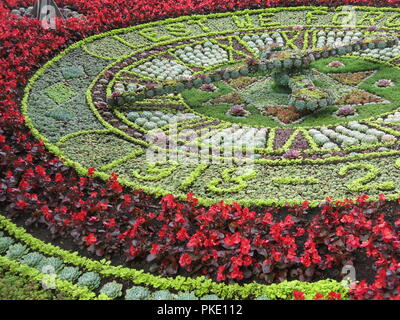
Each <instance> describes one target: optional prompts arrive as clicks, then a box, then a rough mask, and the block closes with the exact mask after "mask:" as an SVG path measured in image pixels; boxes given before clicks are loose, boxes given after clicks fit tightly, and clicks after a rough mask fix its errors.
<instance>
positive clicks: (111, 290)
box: [100, 281, 122, 299]
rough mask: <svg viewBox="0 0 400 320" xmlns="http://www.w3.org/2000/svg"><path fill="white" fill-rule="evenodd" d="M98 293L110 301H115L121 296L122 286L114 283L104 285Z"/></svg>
mask: <svg viewBox="0 0 400 320" xmlns="http://www.w3.org/2000/svg"><path fill="white" fill-rule="evenodd" d="M100 293H103V294H105V295H107V296H108V297H110V298H111V299H116V298H119V297H120V296H122V284H121V283H118V282H116V281H112V282H108V283H106V284H105V285H104V286H103V287H102V288H101V289H100Z"/></svg>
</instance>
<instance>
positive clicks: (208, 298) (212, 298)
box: [200, 294, 222, 300]
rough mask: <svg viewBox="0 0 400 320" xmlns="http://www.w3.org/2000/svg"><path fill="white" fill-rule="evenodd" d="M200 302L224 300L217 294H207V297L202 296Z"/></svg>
mask: <svg viewBox="0 0 400 320" xmlns="http://www.w3.org/2000/svg"><path fill="white" fill-rule="evenodd" d="M200 300H222V299H221V298H220V297H218V296H217V295H215V294H207V295H205V296H202V297H201V299H200Z"/></svg>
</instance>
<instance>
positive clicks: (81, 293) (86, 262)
mask: <svg viewBox="0 0 400 320" xmlns="http://www.w3.org/2000/svg"><path fill="white" fill-rule="evenodd" d="M0 230H4V231H6V232H7V233H8V234H9V235H10V236H11V237H13V238H15V239H17V240H19V241H21V242H23V243H24V244H26V245H27V246H28V247H29V248H31V249H33V250H35V251H38V252H41V253H43V254H46V255H49V256H56V257H59V258H61V259H62V260H63V261H64V262H66V263H69V264H71V265H74V266H78V267H81V268H84V269H86V270H87V271H89V272H97V273H99V274H101V275H103V276H106V277H113V278H117V279H121V280H128V281H131V282H132V284H136V285H146V286H149V287H152V288H157V289H161V290H175V291H191V292H194V293H195V294H196V295H198V296H200V297H201V296H204V295H207V294H215V295H218V296H219V297H221V298H222V299H249V298H251V297H253V298H254V297H261V296H267V297H269V298H271V299H291V298H292V296H293V291H294V290H300V291H302V292H304V294H305V296H306V298H307V299H313V297H315V295H316V294H317V293H322V294H324V295H327V294H329V293H330V292H332V291H334V292H340V293H341V294H342V296H343V297H344V298H346V297H347V295H348V289H347V288H346V286H345V285H344V284H342V283H339V282H337V281H334V280H320V281H318V282H315V283H309V282H301V281H284V282H281V283H279V284H271V285H262V284H259V283H255V282H253V283H250V284H244V285H239V284H233V285H227V284H223V283H216V282H214V281H212V280H209V279H206V278H205V277H198V278H186V277H182V276H176V277H174V278H170V277H160V276H155V275H152V274H149V273H144V272H143V271H142V270H135V269H130V268H126V267H121V266H112V265H111V262H110V261H107V260H105V259H102V260H100V261H96V260H92V259H89V258H85V257H80V256H78V253H77V252H73V253H72V252H69V251H66V250H63V249H61V248H59V247H57V246H54V245H52V244H50V243H45V242H43V241H41V240H39V239H36V238H35V237H33V236H32V235H30V234H29V233H27V232H26V231H25V229H23V228H21V227H18V226H16V225H15V224H14V223H13V222H12V221H11V220H9V219H7V218H5V217H3V216H1V215H0ZM0 265H1V266H4V267H6V268H7V269H10V270H12V271H17V272H21V273H22V274H23V275H27V276H28V277H29V278H31V279H33V280H41V279H42V277H43V275H41V274H40V273H39V272H38V271H37V270H36V269H33V268H29V267H24V266H21V265H20V264H19V263H18V262H15V261H12V260H10V259H8V258H6V257H2V256H0ZM58 286H60V288H61V289H63V291H64V292H66V293H68V294H71V295H73V296H76V297H80V298H83V299H93V298H95V295H94V294H93V293H91V292H89V291H87V290H85V289H82V288H80V287H76V286H75V285H71V284H70V283H68V282H66V281H60V282H57V288H58ZM99 298H100V299H104V298H105V297H104V296H99Z"/></svg>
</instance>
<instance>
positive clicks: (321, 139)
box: [313, 133, 330, 146]
mask: <svg viewBox="0 0 400 320" xmlns="http://www.w3.org/2000/svg"><path fill="white" fill-rule="evenodd" d="M313 138H314V140H315V142H316V143H317V144H319V145H321V146H322V145H324V144H325V143H328V142H330V140H329V138H328V137H327V136H325V135H323V134H322V133H318V134H316V135H314V136H313Z"/></svg>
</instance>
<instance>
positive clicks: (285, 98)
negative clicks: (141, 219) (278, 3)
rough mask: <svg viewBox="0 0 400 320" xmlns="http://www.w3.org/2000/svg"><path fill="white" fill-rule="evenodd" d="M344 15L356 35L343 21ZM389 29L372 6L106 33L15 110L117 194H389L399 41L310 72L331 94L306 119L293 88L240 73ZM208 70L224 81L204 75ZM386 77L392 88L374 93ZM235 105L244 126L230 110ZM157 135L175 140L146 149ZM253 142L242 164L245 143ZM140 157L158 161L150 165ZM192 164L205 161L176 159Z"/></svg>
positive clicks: (77, 50)
mask: <svg viewBox="0 0 400 320" xmlns="http://www.w3.org/2000/svg"><path fill="white" fill-rule="evenodd" d="M351 15H355V17H356V20H357V24H356V25H355V26H354V27H349V26H347V25H346V22H347V21H348V20H349V19H350V18H351ZM288 17H290V19H289V18H288ZM397 20H398V17H397V16H396V14H393V13H392V12H386V11H381V10H379V9H376V10H375V11H364V10H363V9H360V10H356V11H355V12H353V13H352V12H342V11H328V10H325V9H307V8H297V7H296V8H284V9H279V10H278V9H264V10H258V11H244V12H235V13H224V14H212V15H208V16H207V15H206V16H192V17H183V18H178V19H170V20H166V21H162V22H158V23H151V24H147V25H145V26H135V27H131V28H127V29H121V30H115V31H112V32H108V33H105V34H100V35H97V36H94V37H91V38H88V39H85V40H84V41H81V42H79V43H76V44H74V45H73V46H71V47H69V48H68V49H67V50H66V51H64V52H63V53H61V54H60V55H59V56H57V57H56V58H54V59H53V60H51V61H50V62H49V63H47V64H46V65H45V66H44V67H43V68H41V69H40V70H39V71H38V72H37V73H36V75H35V76H34V77H33V78H32V79H31V81H30V83H29V86H28V87H27V88H26V92H25V97H24V101H23V102H24V113H25V116H26V118H27V122H28V124H29V126H30V127H31V128H32V130H33V132H34V133H35V134H36V135H37V136H38V137H40V138H42V139H43V140H44V141H45V142H46V144H47V146H48V147H49V148H50V149H51V150H52V151H54V153H56V154H57V155H59V156H61V157H62V158H65V159H67V160H68V161H70V163H74V164H75V165H76V167H77V168H80V169H81V170H85V171H86V170H87V168H91V167H93V168H96V170H97V174H99V175H101V176H103V177H107V176H109V175H110V174H111V173H113V172H115V173H117V174H118V175H119V177H120V179H121V181H122V182H123V183H124V184H126V185H129V186H132V187H134V188H143V189H144V190H146V191H148V192H150V193H154V194H163V195H164V194H167V193H172V194H174V195H176V196H181V197H183V196H184V194H185V193H186V192H188V191H191V192H193V193H194V194H196V195H197V196H198V197H200V198H201V202H202V203H204V204H211V203H213V202H215V201H216V200H228V201H240V202H241V203H245V204H246V203H253V204H254V203H256V204H281V205H283V204H285V203H296V202H301V201H303V200H305V199H307V200H310V201H311V202H312V203H315V204H316V203H318V202H321V201H323V200H324V199H325V198H326V197H327V196H328V195H329V196H333V197H334V198H336V199H341V198H348V197H349V198H354V197H356V196H358V195H359V194H362V193H367V194H368V195H369V196H371V199H373V198H376V197H377V196H378V195H379V194H380V193H383V192H385V193H387V194H393V195H395V194H397V193H398V187H397V184H396V180H397V179H398V178H399V177H400V169H399V168H398V162H396V161H397V160H398V153H399V150H398V137H399V136H400V132H399V129H400V127H399V125H398V121H399V120H400V117H399V114H398V112H397V111H396V109H397V108H398V101H397V100H398V99H397V98H396V96H395V94H394V92H396V90H397V84H398V79H399V78H400V71H399V68H398V67H397V63H398V61H399V58H398V57H399V56H400V53H399V47H398V46H397V45H395V46H392V47H386V46H385V44H384V45H382V46H381V44H380V43H378V42H377V43H369V44H368V45H365V46H364V47H359V48H356V49H355V50H354V49H353V50H352V51H351V52H350V53H346V52H342V55H339V56H330V55H329V54H328V55H326V58H324V56H322V57H321V59H318V60H316V61H314V62H310V63H311V68H310V70H311V71H310V72H311V73H312V75H313V81H314V83H317V84H318V86H319V87H321V88H325V89H329V90H330V91H332V93H333V96H332V97H331V98H330V99H331V100H332V101H331V104H330V105H326V104H325V105H324V106H323V107H322V108H319V109H318V110H317V111H316V112H312V113H310V114H304V113H301V112H299V109H302V108H303V109H304V108H305V104H304V102H302V101H301V100H299V101H297V102H296V103H297V106H298V108H297V109H296V108H295V107H293V105H291V103H290V101H289V100H290V98H291V95H290V94H289V92H287V91H286V90H285V88H279V86H277V87H278V88H277V87H274V81H273V80H272V78H271V70H269V69H268V66H267V65H264V69H263V68H262V66H260V68H258V69H255V70H253V71H252V70H251V69H250V70H248V69H246V68H243V67H244V66H246V65H248V63H249V61H250V62H251V61H252V59H253V60H257V59H262V58H263V54H264V52H265V50H270V49H271V48H279V47H280V48H285V50H286V51H285V52H289V54H290V51H292V52H297V51H301V50H313V49H314V50H315V49H319V48H322V49H323V48H327V47H329V46H331V45H337V46H345V45H349V44H350V45H351V44H352V43H354V42H357V41H360V40H361V39H363V38H364V37H374V36H379V35H382V34H384V35H386V36H393V35H395V33H396V28H397V27H396V26H397V22H396V21H397ZM372 22H373V23H374V25H376V28H373V30H372V29H371V28H370V27H368V26H370V25H371V23H372ZM217 70H219V71H220V73H219V74H220V77H219V78H215V77H214V78H212V76H213V75H215V71H217ZM221 70H222V71H221ZM249 73H250V74H249ZM250 75H251V76H250ZM386 78H389V79H386ZM185 79H186V81H185ZM190 79H192V80H194V81H190ZM385 80H389V81H391V83H393V85H391V86H387V87H384V86H377V85H375V84H376V83H377V82H378V83H379V82H382V81H385ZM301 81H303V82H304V81H306V83H301ZM297 83H301V84H300V85H301V86H303V87H302V89H301V90H297V91H298V93H297V94H298V96H299V97H300V99H301V95H304V94H306V95H307V91H310V90H309V89H307V87H306V86H307V80H301V79H298V80H297ZM140 88H146V94H145V95H144V96H143V97H142V99H141V100H140V101H135V100H133V101H129V100H128V101H124V103H122V105H121V106H119V107H118V108H116V107H115V106H113V105H112V104H111V103H109V102H110V97H112V96H113V95H114V98H115V97H116V96H117V97H118V96H123V95H124V94H126V93H129V92H137V91H138V90H140ZM168 88H172V89H168ZM210 88H211V89H210ZM168 90H169V91H168ZM321 92H322V91H321ZM321 92H319V94H321ZM309 94H317V95H318V92H316V91H312V92H311V93H309ZM292 96H293V95H292ZM238 106H240V107H242V109H243V110H244V111H245V113H246V116H245V117H243V116H235V115H232V114H230V113H229V110H230V109H232V108H233V107H236V108H237V109H238ZM312 107H313V106H311V108H312ZM314 107H315V106H314ZM343 107H345V108H344V109H343ZM346 108H350V109H351V110H352V111H351V112H349V110H347V111H346ZM238 110H240V108H239V109H238ZM340 110H342V111H340ZM341 112H344V115H342V114H341ZM239 113H240V112H239ZM173 128H174V129H173ZM154 131H156V132H157V134H154V137H153V138H154V139H149V138H148V136H149V133H151V132H154ZM163 139H167V140H168V139H169V140H171V141H170V143H171V145H170V146H168V148H166V146H165V141H164V145H162V144H161V145H160V141H158V142H157V141H155V140H163ZM172 141H173V142H172ZM250 142H251V145H252V147H253V152H251V154H250V155H246V153H245V152H244V151H246V150H244V149H243V148H242V146H246V145H247V144H250ZM238 146H239V147H238ZM149 150H151V151H152V152H155V153H158V152H161V151H160V150H164V151H165V153H164V155H163V157H161V158H159V159H158V158H157V159H158V160H157V161H154V162H150V161H149V159H148V156H149V155H148V151H149ZM199 154H200V155H201V156H202V157H203V158H205V159H206V160H210V159H211V160H210V161H200V162H196V161H192V162H190V161H185V160H183V161H180V160H179V159H181V158H184V159H185V157H188V158H192V157H196V155H199ZM203 160H204V159H203ZM243 164H244V165H243Z"/></svg>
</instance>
